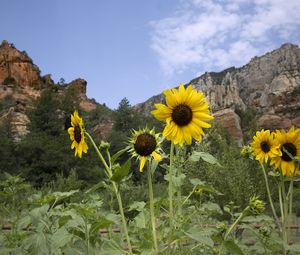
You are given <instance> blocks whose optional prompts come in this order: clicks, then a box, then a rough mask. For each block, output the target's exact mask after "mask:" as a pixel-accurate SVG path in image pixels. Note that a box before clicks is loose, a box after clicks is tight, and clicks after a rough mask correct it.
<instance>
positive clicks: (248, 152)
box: [240, 145, 253, 159]
mask: <svg viewBox="0 0 300 255" xmlns="http://www.w3.org/2000/svg"><path fill="white" fill-rule="evenodd" d="M240 154H241V156H242V157H243V158H250V159H253V156H252V149H251V146H250V145H244V146H243V147H242V148H241V151H240Z"/></svg>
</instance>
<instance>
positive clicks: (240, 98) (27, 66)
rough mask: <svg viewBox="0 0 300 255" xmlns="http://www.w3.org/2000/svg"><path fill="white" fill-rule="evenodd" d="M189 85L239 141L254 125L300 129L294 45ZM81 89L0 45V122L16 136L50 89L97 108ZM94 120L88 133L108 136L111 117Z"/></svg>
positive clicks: (299, 60)
mask: <svg viewBox="0 0 300 255" xmlns="http://www.w3.org/2000/svg"><path fill="white" fill-rule="evenodd" d="M188 84H192V85H193V86H194V88H196V89H197V90H199V91H203V93H204V94H205V96H206V98H207V100H208V102H209V104H210V106H211V110H212V112H213V115H214V116H215V120H216V121H217V122H219V123H220V124H221V125H223V126H224V127H225V128H226V129H227V130H228V133H229V135H230V136H231V137H232V138H233V139H235V140H236V141H237V142H238V143H239V144H242V143H243V138H244V137H245V136H247V135H248V136H249V134H248V133H249V132H251V131H252V132H253V131H254V130H255V129H261V128H265V129H275V128H279V129H280V128H289V127H290V126H292V125H294V126H296V127H300V49H299V47H298V46H297V45H293V44H289V43H287V44H284V45H282V46H281V47H280V48H279V49H275V50H273V51H271V52H269V53H267V54H265V55H263V56H260V57H254V58H253V59H251V61H250V62H249V63H248V64H246V65H244V66H242V67H239V68H235V67H230V68H228V69H225V70H223V71H222V72H206V73H204V74H203V75H201V76H200V77H197V78H195V79H192V80H191V81H190V82H189V83H188ZM86 87H87V82H86V81H85V80H83V79H76V80H74V81H72V82H70V83H67V84H64V82H61V83H60V84H55V83H54V81H53V80H52V79H51V75H49V74H47V75H44V76H41V72H40V70H39V68H38V67H37V66H36V65H35V64H34V63H33V61H32V59H31V58H30V57H29V56H28V54H27V53H26V52H25V51H22V52H21V51H19V50H18V49H16V48H15V47H14V45H13V44H11V43H8V42H7V41H3V42H2V44H1V45H0V124H1V123H3V122H5V121H7V120H10V123H11V125H12V132H13V134H14V137H15V140H20V139H22V137H24V135H26V134H27V132H28V129H27V126H28V123H29V118H28V116H27V112H28V109H31V108H32V107H34V106H33V102H34V100H35V99H37V98H39V97H40V95H41V93H42V92H43V91H44V90H47V89H49V88H50V89H52V90H54V91H55V93H56V95H57V97H58V98H60V97H63V95H65V94H66V93H67V91H68V90H70V89H74V90H75V91H76V92H77V93H78V95H79V105H80V107H81V109H83V110H84V111H85V112H92V111H93V110H95V109H97V108H98V107H99V106H102V105H99V104H98V103H97V102H95V100H93V99H89V98H88V97H87V96H86ZM163 100H164V96H163V94H160V95H157V96H153V97H151V98H150V99H148V100H147V101H145V102H144V103H141V104H138V105H135V106H134V109H135V110H136V111H137V112H139V113H142V114H145V115H150V111H151V110H153V109H154V104H155V103H158V102H162V101H163ZM103 107H104V106H103ZM107 110H108V111H111V113H113V111H112V110H110V109H107ZM65 114H66V113H65ZM68 114H69V113H68ZM98 115H99V114H98ZM108 115H111V114H110V113H108ZM91 116H93V115H91ZM94 124H95V126H93V127H92V128H93V131H94V133H95V134H97V135H98V136H99V137H105V136H107V135H108V134H109V132H110V131H111V130H112V128H113V125H114V123H113V119H112V118H106V119H105V121H104V122H99V121H94Z"/></svg>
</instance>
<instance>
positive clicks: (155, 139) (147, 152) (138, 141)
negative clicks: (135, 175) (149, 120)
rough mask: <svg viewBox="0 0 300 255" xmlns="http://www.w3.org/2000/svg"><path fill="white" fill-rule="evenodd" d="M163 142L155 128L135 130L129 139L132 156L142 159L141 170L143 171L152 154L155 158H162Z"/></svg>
mask: <svg viewBox="0 0 300 255" xmlns="http://www.w3.org/2000/svg"><path fill="white" fill-rule="evenodd" d="M161 142H162V140H161V138H160V136H159V134H156V133H155V130H154V129H151V130H149V129H148V128H145V129H142V130H139V131H136V130H133V132H132V137H131V139H130V140H129V152H130V153H131V155H132V157H136V158H137V159H139V160H140V172H142V171H143V168H144V166H145V164H146V161H147V159H149V157H150V156H152V157H153V158H154V160H161V159H162V156H161Z"/></svg>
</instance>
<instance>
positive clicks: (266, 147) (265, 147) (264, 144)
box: [260, 141, 270, 153]
mask: <svg viewBox="0 0 300 255" xmlns="http://www.w3.org/2000/svg"><path fill="white" fill-rule="evenodd" d="M260 148H261V149H262V151H263V152H264V153H267V152H269V151H270V145H269V144H268V143H267V142H265V141H264V142H262V143H261V144H260Z"/></svg>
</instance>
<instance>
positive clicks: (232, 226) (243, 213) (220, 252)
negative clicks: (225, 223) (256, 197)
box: [219, 206, 249, 255]
mask: <svg viewBox="0 0 300 255" xmlns="http://www.w3.org/2000/svg"><path fill="white" fill-rule="evenodd" d="M248 210H249V206H247V207H246V208H245V209H244V210H243V211H242V213H241V214H240V216H239V217H238V218H237V219H236V220H235V222H234V223H233V224H232V225H231V226H230V228H229V229H228V230H227V232H226V234H225V236H224V240H223V242H222V244H221V247H220V249H219V255H221V254H222V250H223V244H224V242H225V241H226V240H227V238H228V236H229V235H230V233H231V232H232V230H233V229H234V228H235V227H236V225H237V224H238V223H239V222H240V220H241V219H242V218H243V217H244V216H245V213H246V212H247V211H248Z"/></svg>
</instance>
